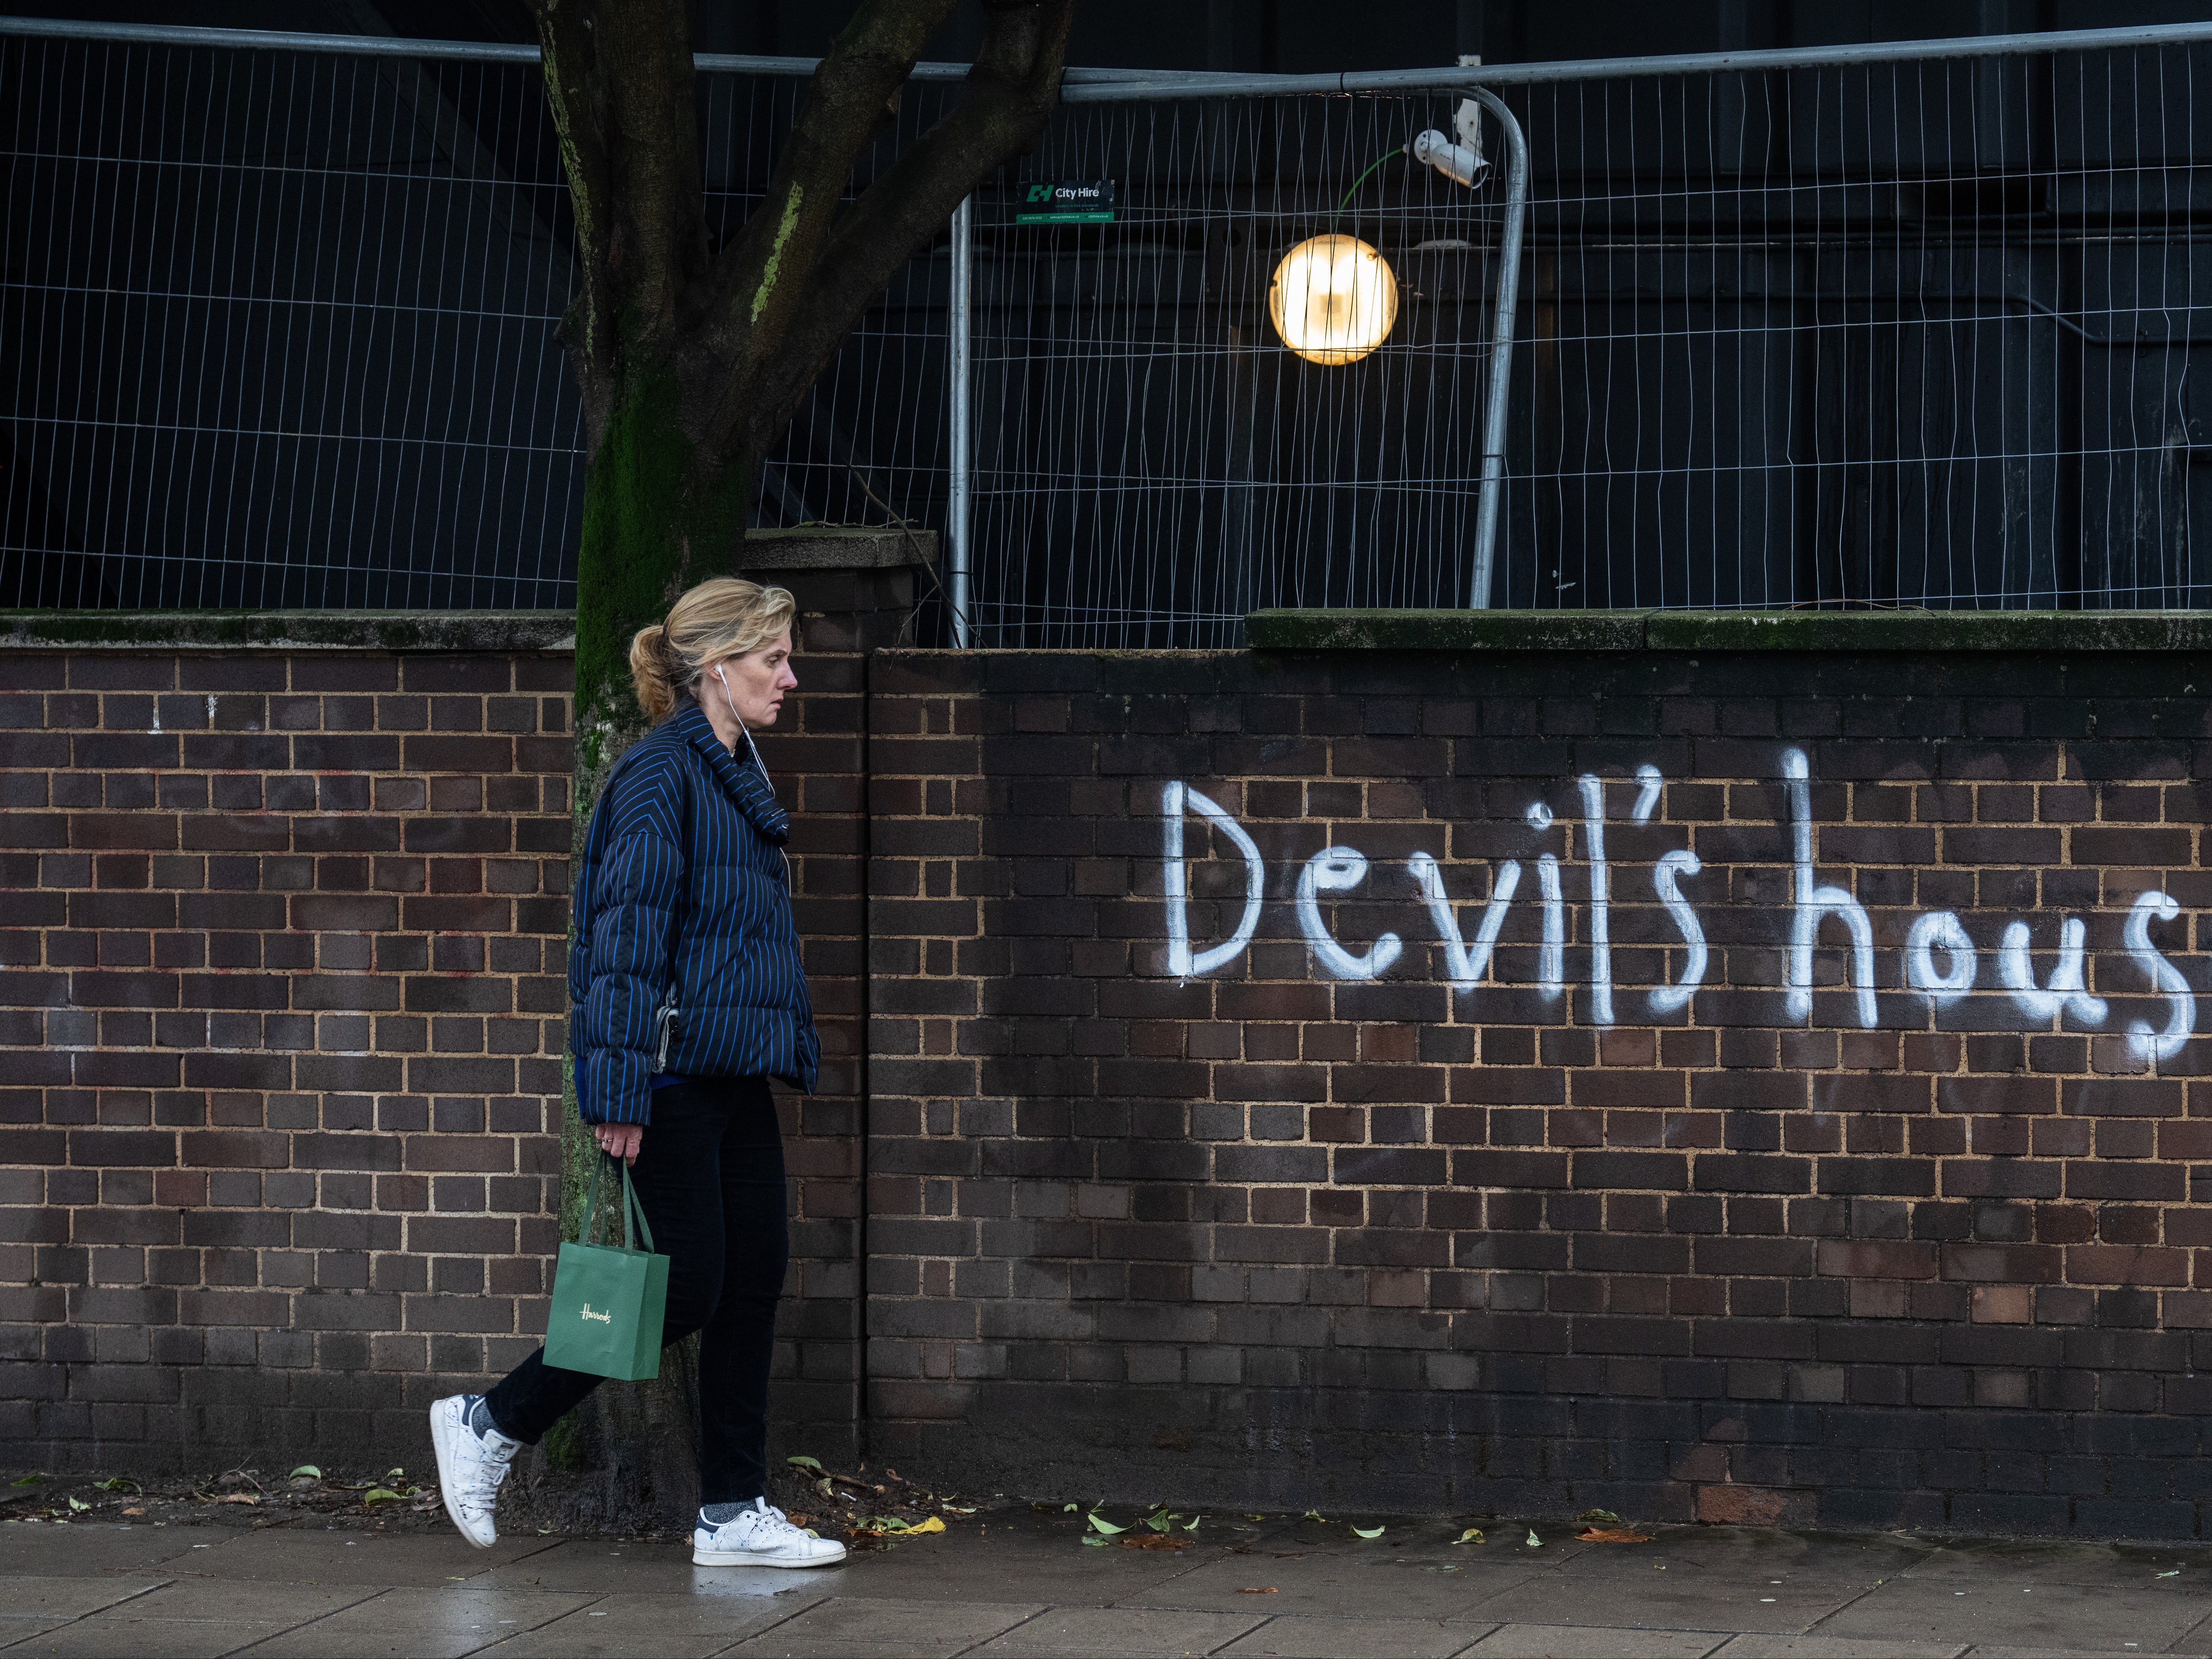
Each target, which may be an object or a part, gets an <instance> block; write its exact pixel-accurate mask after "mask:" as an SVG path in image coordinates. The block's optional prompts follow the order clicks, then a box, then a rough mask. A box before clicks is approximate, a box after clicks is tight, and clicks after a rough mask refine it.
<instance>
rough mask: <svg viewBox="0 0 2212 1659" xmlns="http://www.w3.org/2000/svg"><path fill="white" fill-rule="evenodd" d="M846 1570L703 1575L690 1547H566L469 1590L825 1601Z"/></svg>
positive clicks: (580, 1543)
mask: <svg viewBox="0 0 2212 1659" xmlns="http://www.w3.org/2000/svg"><path fill="white" fill-rule="evenodd" d="M846 1576H847V1575H846V1569H844V1568H842V1567H813V1568H809V1569H808V1570H806V1571H803V1572H801V1571H791V1570H787V1569H782V1568H777V1567H698V1566H694V1565H692V1564H691V1545H690V1541H689V1540H685V1541H681V1542H665V1543H663V1542H644V1541H635V1540H628V1539H625V1540H621V1541H604V1540H599V1539H589V1538H580V1539H567V1540H562V1541H560V1542H559V1543H558V1544H557V1545H556V1547H554V1548H551V1549H545V1550H537V1551H533V1552H532V1553H530V1554H528V1555H526V1556H522V1557H520V1559H516V1560H513V1561H511V1562H509V1563H507V1565H503V1566H495V1567H492V1568H489V1569H488V1570H487V1571H483V1572H482V1573H479V1574H478V1575H477V1576H476V1577H473V1578H471V1579H470V1580H469V1588H470V1589H517V1590H519V1589H549V1590H565V1591H571V1592H574V1593H575V1594H578V1595H612V1594H614V1593H616V1592H617V1591H623V1592H633V1593H638V1594H651V1593H659V1594H665V1595H714V1596H721V1595H737V1596H750V1597H754V1598H767V1597H772V1596H777V1595H783V1596H799V1595H802V1594H803V1595H805V1596H807V1597H809V1598H813V1599H819V1598H820V1597H821V1596H823V1595H829V1594H833V1593H835V1592H836V1589H837V1588H838V1586H839V1584H840V1583H842V1581H843V1580H844V1579H845V1577H846Z"/></svg>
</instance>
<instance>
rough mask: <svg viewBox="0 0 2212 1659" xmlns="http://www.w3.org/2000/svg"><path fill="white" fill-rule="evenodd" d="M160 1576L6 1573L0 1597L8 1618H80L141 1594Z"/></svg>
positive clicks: (159, 1582)
mask: <svg viewBox="0 0 2212 1659" xmlns="http://www.w3.org/2000/svg"><path fill="white" fill-rule="evenodd" d="M164 1583H167V1580H166V1579H161V1578H127V1577H122V1576H121V1575H119V1574H118V1575H115V1576H112V1577H111V1576H108V1575H106V1574H102V1575H101V1576H100V1577H96V1578H94V1577H73V1578H58V1577H57V1578H36V1577H22V1578H19V1577H15V1575H14V1574H12V1573H10V1574H9V1575H8V1577H6V1578H5V1579H0V1601H4V1603H5V1606H4V1611H5V1613H6V1615H7V1616H8V1617H9V1618H11V1619H45V1618H53V1619H82V1618H83V1617H84V1616H85V1615H86V1614H87V1613H98V1612H100V1610H101V1609H102V1608H104V1607H114V1606H116V1605H117V1604H118V1603H119V1602H124V1601H129V1600H130V1599H131V1597H132V1596H134V1595H146V1594H148V1593H149V1592H150V1591H153V1590H157V1589H161V1586H162V1585H163V1584H164Z"/></svg>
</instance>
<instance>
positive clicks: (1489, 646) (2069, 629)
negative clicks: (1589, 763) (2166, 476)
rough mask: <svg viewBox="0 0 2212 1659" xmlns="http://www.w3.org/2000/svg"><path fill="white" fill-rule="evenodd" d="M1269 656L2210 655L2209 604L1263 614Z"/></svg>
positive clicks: (1255, 628)
mask: <svg viewBox="0 0 2212 1659" xmlns="http://www.w3.org/2000/svg"><path fill="white" fill-rule="evenodd" d="M1244 633H1245V638H1246V639H1247V640H1248V641H1249V642H1250V644H1251V645H1252V647H1253V648H1254V649H1255V650H1261V651H2212V611H1291V610H1282V611H1254V612H1252V613H1251V615H1249V617H1246V618H1245V619H1244Z"/></svg>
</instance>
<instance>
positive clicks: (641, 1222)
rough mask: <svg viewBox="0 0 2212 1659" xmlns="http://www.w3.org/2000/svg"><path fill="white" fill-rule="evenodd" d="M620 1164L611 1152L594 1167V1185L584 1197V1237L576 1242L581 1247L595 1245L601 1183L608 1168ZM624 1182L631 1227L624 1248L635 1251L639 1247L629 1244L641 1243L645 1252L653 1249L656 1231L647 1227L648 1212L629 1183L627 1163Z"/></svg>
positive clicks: (629, 1226) (623, 1175) (602, 1157)
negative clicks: (593, 1232) (594, 1227)
mask: <svg viewBox="0 0 2212 1659" xmlns="http://www.w3.org/2000/svg"><path fill="white" fill-rule="evenodd" d="M617 1162H621V1160H618V1159H617V1158H616V1157H615V1156H614V1155H613V1154H612V1153H611V1152H605V1153H602V1154H601V1155H600V1157H599V1162H598V1163H596V1164H593V1165H592V1185H591V1188H590V1190H589V1191H587V1192H586V1194H584V1227H583V1235H582V1237H580V1238H579V1239H578V1240H577V1243H581V1244H588V1243H591V1242H592V1224H593V1223H594V1222H596V1221H597V1220H598V1219H599V1179H600V1177H601V1176H605V1174H606V1172H607V1165H608V1164H614V1163H617ZM622 1182H623V1211H624V1212H625V1219H626V1220H627V1222H628V1224H629V1225H628V1226H627V1227H626V1228H625V1230H624V1231H623V1239H624V1241H625V1243H624V1245H623V1248H624V1249H636V1248H637V1246H636V1245H635V1243H629V1241H631V1240H636V1239H642V1240H644V1242H645V1248H646V1249H647V1250H648V1251H649V1250H651V1249H653V1229H652V1228H650V1227H648V1226H647V1225H645V1209H644V1206H641V1204H639V1202H638V1201H637V1186H636V1183H635V1182H633V1181H631V1179H630V1175H629V1164H628V1163H626V1162H625V1163H623V1164H622Z"/></svg>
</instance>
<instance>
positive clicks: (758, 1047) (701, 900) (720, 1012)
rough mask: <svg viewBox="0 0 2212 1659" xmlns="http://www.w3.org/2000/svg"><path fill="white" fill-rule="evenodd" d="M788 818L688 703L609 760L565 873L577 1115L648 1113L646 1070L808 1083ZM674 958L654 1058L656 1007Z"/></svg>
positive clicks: (811, 1060) (809, 1059)
mask: <svg viewBox="0 0 2212 1659" xmlns="http://www.w3.org/2000/svg"><path fill="white" fill-rule="evenodd" d="M789 829H790V820H789V818H788V817H787V816H786V815H785V813H784V810H783V808H782V807H781V805H778V804H777V802H776V799H775V790H774V789H773V788H772V787H770V785H769V781H768V777H767V775H766V774H765V773H764V772H763V771H762V769H761V768H760V766H759V764H758V763H757V759H756V758H754V757H752V756H750V755H748V756H747V757H746V758H745V759H744V760H743V761H738V760H733V759H732V758H731V756H730V751H729V750H726V749H725V748H723V747H722V745H721V744H720V742H719V741H718V740H717V739H716V738H715V736H714V727H713V726H710V725H709V724H708V720H707V716H706V714H705V713H704V711H702V709H701V708H700V707H699V705H698V704H697V703H696V702H690V701H689V700H687V701H685V702H682V703H679V704H678V705H677V709H676V712H675V713H674V714H671V715H670V716H669V717H668V718H667V719H666V720H664V721H662V722H661V723H660V725H659V726H656V727H655V728H654V729H653V732H651V733H649V734H648V735H647V736H646V737H645V738H642V739H641V740H640V741H639V742H638V743H637V744H635V746H634V747H633V748H632V749H631V750H630V751H629V753H628V754H626V755H624V756H623V757H622V759H621V760H620V761H619V762H617V763H616V766H615V769H614V775H613V776H612V777H611V778H609V779H608V780H607V787H606V792H605V793H604V794H603V795H601V796H600V798H599V806H598V808H597V809H596V810H595V811H593V812H592V829H591V833H590V834H589V835H588V836H586V838H585V842H584V854H583V857H582V858H581V859H580V860H579V861H578V863H577V866H576V872H575V897H574V905H575V917H576V931H575V943H574V945H573V946H572V947H571V948H570V950H569V953H568V1005H569V1006H568V1032H569V1037H568V1041H569V1046H570V1048H572V1049H573V1050H574V1054H575V1058H576V1098H577V1102H578V1103H579V1106H580V1109H581V1110H582V1113H583V1116H584V1121H586V1122H587V1123H645V1122H648V1121H651V1118H652V1115H653V1075H654V1073H655V1072H656V1071H660V1072H664V1073H666V1074H669V1075H672V1076H678V1077H775V1078H781V1079H784V1080H785V1081H786V1082H788V1083H793V1084H796V1085H799V1087H800V1088H803V1089H805V1090H806V1091H809V1092H810V1093H811V1092H812V1091H813V1088H814V1073H815V1067H816V1066H817V1063H818V1061H819V1060H820V1057H821V1052H822V1050H821V1043H820V1041H819V1039H818V1038H817V1036H816V1035H815V1030H814V1010H813V1006H812V1004H811V1002H809V1001H808V1000H807V995H806V975H805V970H804V969H802V968H801V967H800V965H799V929H798V927H797V926H796V925H795V924H794V923H793V921H792V915H791V889H790V884H789V882H790V878H789V874H788V871H789V866H788V865H787V862H786V861H785V859H784V855H783V844H784V842H785V840H786V838H787V835H788V833H789ZM671 968H672V969H673V972H674V974H675V982H676V997H677V1006H678V1009H679V1010H680V1018H679V1020H678V1026H677V1036H676V1038H675V1041H674V1042H671V1044H670V1046H669V1052H668V1059H667V1063H666V1065H665V1066H656V1064H655V1060H656V1058H657V1056H656V1054H655V1049H656V1047H657V1042H658V1031H657V1029H656V1022H655V1016H656V1015H657V1014H658V1012H659V1008H660V1005H661V999H662V995H663V994H664V992H665V989H666V987H667V986H668V983H669V975H670V972H671Z"/></svg>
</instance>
